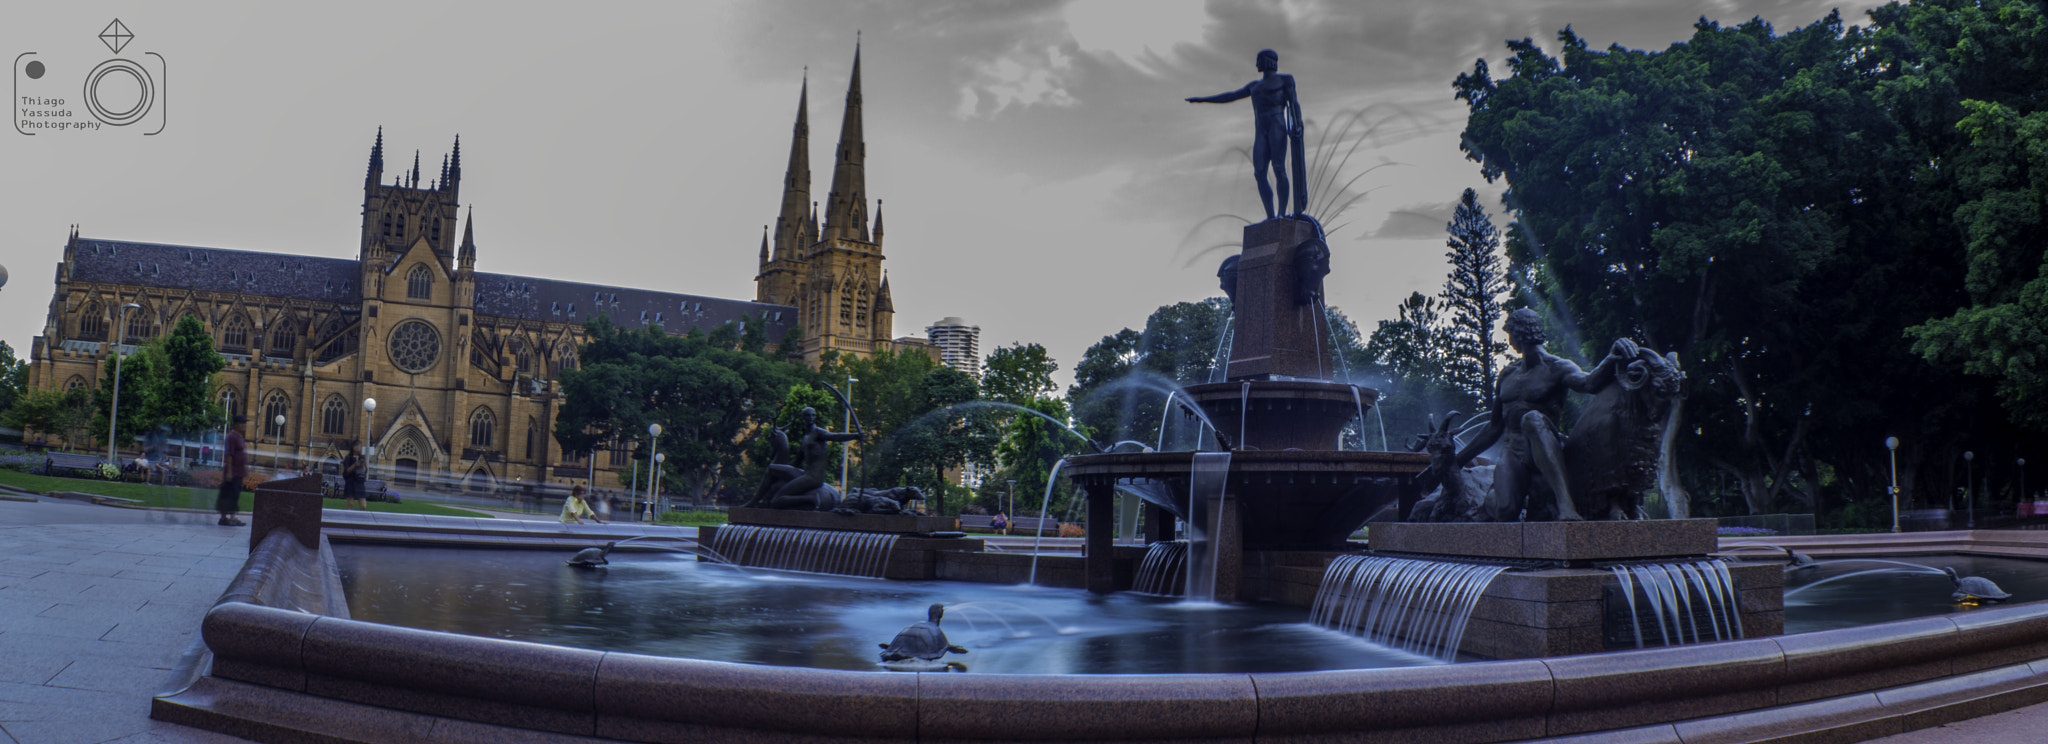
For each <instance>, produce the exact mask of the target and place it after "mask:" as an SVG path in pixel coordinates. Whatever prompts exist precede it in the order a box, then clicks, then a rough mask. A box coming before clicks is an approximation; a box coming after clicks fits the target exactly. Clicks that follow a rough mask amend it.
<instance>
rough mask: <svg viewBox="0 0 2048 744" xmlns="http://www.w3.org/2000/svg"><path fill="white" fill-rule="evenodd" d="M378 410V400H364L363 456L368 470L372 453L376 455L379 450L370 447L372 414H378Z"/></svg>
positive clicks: (364, 464)
mask: <svg viewBox="0 0 2048 744" xmlns="http://www.w3.org/2000/svg"><path fill="white" fill-rule="evenodd" d="M376 410H377V399H376V398H364V399H363V453H362V454H363V460H364V463H363V467H365V468H368V467H369V462H368V461H369V459H370V455H371V454H372V453H375V452H376V451H377V448H376V447H372V446H370V414H372V413H375V412H376Z"/></svg>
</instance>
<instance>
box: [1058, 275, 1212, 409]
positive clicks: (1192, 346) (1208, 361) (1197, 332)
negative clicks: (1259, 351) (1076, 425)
mask: <svg viewBox="0 0 2048 744" xmlns="http://www.w3.org/2000/svg"><path fill="white" fill-rule="evenodd" d="M1228 308H1229V301H1228V300H1225V299H1224V298H1221V297H1211V298H1209V299H1206V300H1203V301H1201V302H1180V303H1175V304H1172V305H1162V306H1160V307H1159V308H1158V309H1157V310H1154V311H1152V314H1151V315H1150V316H1149V317H1147V318H1146V319H1145V329H1144V330H1143V331H1142V332H1141V331H1134V330H1131V329H1129V328H1125V329H1123V330H1120V331H1118V332H1116V333H1114V334H1111V335H1108V336H1104V337H1103V338H1102V340H1101V341H1099V342H1097V343H1096V344H1095V345H1094V346H1091V347H1089V348H1088V351H1087V352H1086V353H1084V354H1082V356H1081V362H1080V364H1077V365H1075V366H1074V384H1073V385H1072V386H1071V387H1069V388H1067V400H1068V401H1070V402H1071V403H1072V406H1073V410H1074V420H1075V421H1077V422H1080V423H1081V424H1082V425H1084V426H1086V427H1087V428H1088V429H1089V430H1090V431H1094V432H1097V433H1099V434H1101V436H1100V437H1098V438H1099V439H1100V440H1101V441H1102V442H1103V443H1104V444H1113V443H1116V442H1120V441H1124V440H1134V441H1140V442H1143V443H1146V444H1148V445H1150V444H1153V443H1155V442H1156V441H1157V438H1158V437H1159V436H1160V421H1161V420H1162V418H1164V413H1165V403H1166V397H1167V394H1168V393H1169V392H1171V391H1173V390H1175V389H1177V388H1180V387H1182V386H1185V385H1193V384H1198V383H1205V382H1211V381H1216V380H1218V379H1220V375H1219V374H1218V373H1219V372H1220V371H1221V370H1220V368H1219V365H1218V360H1217V357H1218V355H1219V351H1220V350H1221V347H1220V346H1219V344H1218V341H1219V340H1221V339H1222V337H1223V334H1224V331H1225V330H1226V329H1227V328H1228V327H1229V321H1230V311H1229V309H1228Z"/></svg>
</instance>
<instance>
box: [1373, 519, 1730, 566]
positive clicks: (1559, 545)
mask: <svg viewBox="0 0 2048 744" xmlns="http://www.w3.org/2000/svg"><path fill="white" fill-rule="evenodd" d="M1716 526H1718V523H1717V522H1716V521H1715V520H1712V519H1646V520H1628V521H1615V522H1499V523H1456V524H1441V523H1410V522H1375V523H1373V524H1372V529H1371V536H1372V539H1371V540H1370V542H1369V545H1370V547H1371V548H1372V549H1373V550H1374V551H1389V552H1395V553H1412V554H1418V555H1433V556H1455V557H1461V558H1493V559H1501V560H1514V561H1556V562H1563V563H1569V564H1571V565H1577V566H1584V565H1589V564H1590V563H1591V562H1593V561H1631V560H1651V559H1664V558H1683V557H1692V556H1703V555H1706V554H1708V553H1713V552H1715V551H1717V550H1719V549H1720V547H1719V541H1718V539H1717V538H1716V537H1715V536H1714V529H1715V527H1716Z"/></svg>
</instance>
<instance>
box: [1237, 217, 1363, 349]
mask: <svg viewBox="0 0 2048 744" xmlns="http://www.w3.org/2000/svg"><path fill="white" fill-rule="evenodd" d="M1314 237H1316V228H1315V225H1313V224H1310V223H1307V222H1303V221H1300V220H1293V219H1286V218H1282V219H1273V220H1266V221H1265V222H1261V223H1258V224H1256V225H1250V226H1247V227H1245V229H1244V252H1243V253H1241V254H1239V255H1240V258H1239V259H1238V263H1237V292H1236V296H1235V298H1234V300H1233V302H1232V306H1231V310H1232V313H1233V314H1234V315H1235V316H1236V321H1235V323H1236V330H1235V333H1234V334H1233V335H1232V337H1231V338H1232V340H1231V342H1230V367H1229V369H1228V371H1227V374H1228V377H1229V379H1230V380H1233V381H1235V380H1268V379H1274V378H1276V377H1279V378H1291V379H1312V380H1327V379H1330V378H1331V377H1332V376H1334V375H1335V374H1336V372H1337V368H1336V366H1335V365H1334V364H1332V362H1331V356H1330V327H1329V321H1328V319H1326V318H1324V317H1323V313H1322V310H1321V308H1318V307H1316V306H1315V305H1314V304H1313V303H1303V302H1299V300H1300V299H1301V297H1300V293H1299V292H1297V291H1296V290H1297V288H1298V284H1299V282H1298V281H1297V278H1298V277H1299V273H1298V272H1299V269H1298V267H1297V265H1296V258H1297V254H1298V249H1299V248H1300V247H1301V245H1302V244H1303V243H1306V242H1308V241H1309V240H1310V239H1312V238H1314Z"/></svg>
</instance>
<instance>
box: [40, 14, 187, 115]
mask: <svg viewBox="0 0 2048 744" xmlns="http://www.w3.org/2000/svg"><path fill="white" fill-rule="evenodd" d="M134 38H135V37H134V34H133V33H131V32H129V31H128V27H127V26H126V25H125V24H123V23H121V20H120V19H118V18H117V19H114V21H113V22H112V23H109V24H107V27H106V29H105V30H103V31H101V32H100V34H99V41H100V42H101V43H102V44H104V45H105V48H106V50H107V51H108V52H111V53H112V55H113V56H107V55H105V54H101V53H99V51H98V50H97V49H96V48H95V47H93V46H92V45H88V44H78V45H75V47H76V48H73V47H69V46H67V47H60V48H58V49H54V50H51V51H49V52H43V51H31V52H22V53H21V54H19V55H17V56H16V57H15V58H14V97H13V107H14V129H15V131H16V132H19V133H21V134H26V135H36V134H45V133H69V132H87V131H130V132H139V133H141V134H143V135H153V134H158V133H160V132H162V131H163V129H164V125H165V123H166V122H165V120H166V118H167V117H166V116H165V111H166V108H167V107H166V106H165V102H164V92H165V88H166V85H167V84H168V82H169V69H168V67H167V66H166V64H165V62H164V57H163V55H161V54H158V53H156V52H142V53H139V54H125V55H124V54H123V52H124V50H125V49H126V47H127V46H128V43H129V42H130V41H132V40H133V39H134Z"/></svg>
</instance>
